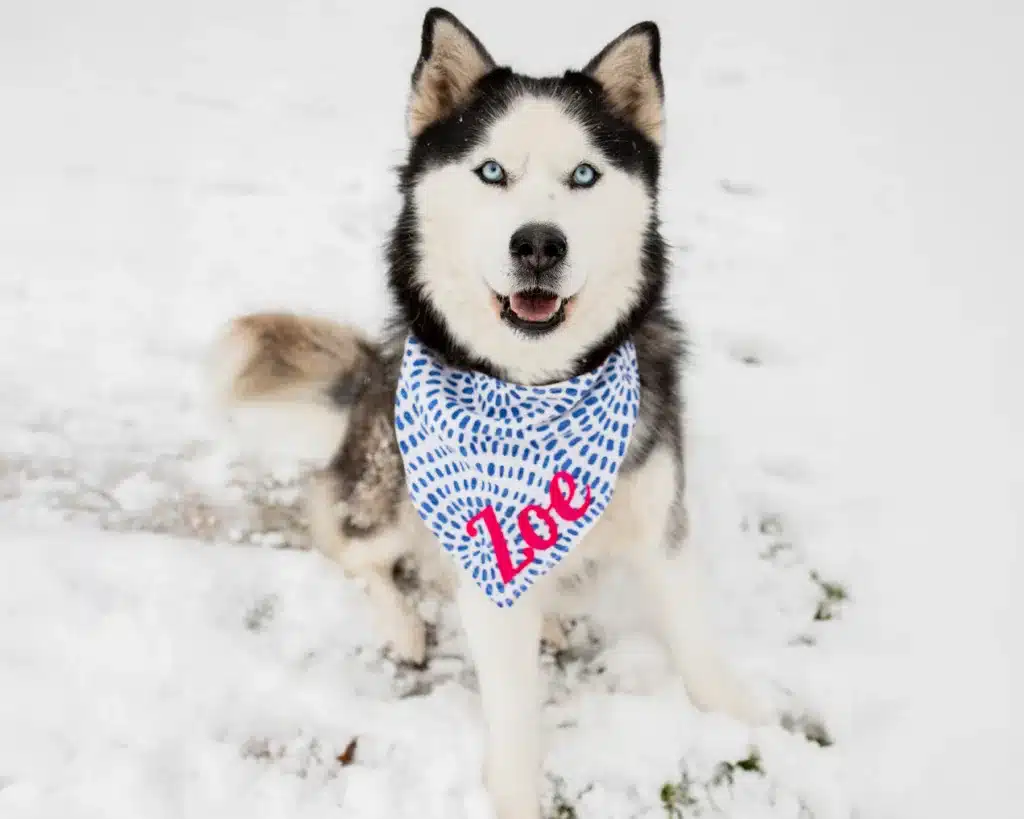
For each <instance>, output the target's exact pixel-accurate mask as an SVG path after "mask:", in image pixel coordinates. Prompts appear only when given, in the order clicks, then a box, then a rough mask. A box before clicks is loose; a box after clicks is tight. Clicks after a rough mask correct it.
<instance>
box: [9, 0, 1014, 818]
mask: <svg viewBox="0 0 1024 819" xmlns="http://www.w3.org/2000/svg"><path fill="white" fill-rule="evenodd" d="M514 6H515V9H514V11H512V5H511V4H503V5H500V6H499V5H497V4H493V5H489V6H484V5H483V4H478V5H477V6H476V7H475V8H474V4H469V3H464V4H460V5H453V6H452V7H451V8H452V10H453V11H455V12H456V13H457V14H460V15H461V16H462V17H463V19H464V20H465V21H466V22H467V23H468V24H469V25H470V26H471V27H473V28H474V29H475V30H476V31H477V33H478V34H479V35H480V36H481V37H482V38H483V39H484V41H485V43H486V44H487V45H488V47H489V48H490V50H491V51H492V53H494V54H495V55H496V56H497V57H499V58H500V59H501V58H504V59H509V60H513V61H516V62H517V63H518V64H519V65H521V66H522V67H523V68H525V69H529V70H535V71H552V70H560V69H561V68H562V67H564V64H565V63H567V62H575V63H577V64H579V63H582V62H583V61H584V60H585V59H587V58H588V57H589V56H590V55H591V52H593V51H596V50H597V48H599V47H600V46H601V45H602V44H603V43H604V42H605V41H606V40H608V39H609V38H610V37H612V36H613V35H615V34H616V33H617V32H618V31H619V30H621V29H623V28H625V27H626V26H627V25H629V24H631V23H632V22H635V21H636V19H638V18H640V17H654V18H656V19H657V20H658V21H659V22H660V23H661V25H662V30H663V38H664V43H665V52H664V68H665V73H666V84H667V91H668V105H669V126H670V130H669V145H668V150H667V152H666V174H667V176H666V180H665V186H664V209H665V215H666V222H667V225H666V229H667V234H668V236H669V238H670V239H671V240H672V242H673V243H674V245H675V246H676V248H677V250H676V257H677V261H678V281H677V287H676V295H677V296H678V301H679V304H680V307H681V309H682V310H683V311H684V312H685V314H686V317H687V319H688V321H689V322H690V326H691V330H692V335H693V340H694V366H693V369H692V371H691V372H690V373H689V374H688V375H687V392H688V400H689V403H690V420H689V429H690V431H691V442H690V445H691V453H690V456H691V467H690V476H691V477H690V481H691V486H692V511H693V514H694V517H695V539H696V542H697V543H698V544H699V547H700V548H701V549H702V550H703V553H704V554H705V555H706V558H707V560H708V562H709V564H710V565H711V567H712V569H713V574H714V578H715V582H716V591H717V592H718V594H717V614H718V616H719V619H720V621H721V625H722V628H723V632H724V635H725V639H727V640H728V642H729V645H730V647H731V649H732V650H733V651H734V652H735V654H736V656H737V658H738V661H739V662H740V663H741V664H742V666H743V667H744V668H745V670H746V671H747V672H748V673H749V674H750V675H751V677H752V678H754V679H758V680H761V681H762V684H763V685H764V686H765V688H766V689H767V690H771V691H776V692H778V691H783V690H785V691H788V692H790V693H791V694H792V696H793V697H794V698H795V700H796V701H797V702H799V703H801V704H802V705H803V706H804V707H805V708H806V709H808V710H809V711H812V712H815V713H817V714H819V715H820V716H821V717H822V718H823V719H824V720H825V722H826V723H827V726H828V729H829V732H830V734H831V736H832V739H833V740H834V744H832V745H831V747H819V746H818V745H817V744H815V743H813V742H809V741H807V740H805V739H803V738H798V737H795V736H793V735H790V734H787V733H785V732H783V731H781V730H776V729H771V730H765V731H761V732H758V733H757V734H755V735H751V734H749V733H748V732H747V731H745V730H744V729H742V728H741V727H739V726H737V725H735V724H732V723H730V722H729V721H728V720H725V719H723V718H720V717H714V716H707V715H701V714H698V713H696V712H694V711H693V709H692V708H691V707H690V706H689V705H688V704H687V702H686V700H685V697H684V695H683V694H682V692H681V691H680V690H679V688H678V686H677V685H676V684H675V683H674V682H673V680H672V679H671V677H670V676H669V675H668V673H667V671H666V668H665V660H664V657H663V655H662V654H661V652H660V649H659V648H658V647H657V646H656V644H655V643H654V642H653V641H652V640H651V638H650V637H649V636H648V635H647V632H646V631H645V630H644V629H643V628H642V625H641V624H640V623H639V622H634V620H636V619H637V618H632V617H627V618H622V617H619V618H616V619H611V618H607V617H601V616H597V617H595V618H594V619H593V620H588V621H585V622H581V623H578V624H576V626H575V627H574V629H573V630H572V633H571V636H572V647H571V649H570V651H568V652H566V653H563V654H560V655H559V656H557V657H553V656H547V657H546V658H545V661H544V662H545V667H546V669H547V676H548V680H549V684H550V685H549V690H550V702H549V705H548V707H547V710H546V725H547V732H548V747H549V749H550V750H549V753H548V757H547V760H546V772H547V776H548V789H547V790H548V795H547V798H548V802H549V806H550V809H551V813H552V815H554V816H557V817H559V819H568V817H572V816H576V817H579V819H597V817H609V818H610V817H615V819H619V818H620V817H649V818H653V817H681V816H686V817H689V816H694V815H698V813H699V814H700V815H708V813H709V812H714V811H719V812H720V815H725V816H731V817H736V818H737V819H748V818H749V819H756V817H772V819H783V818H788V817H793V819H797V817H808V816H813V817H815V819H832V817H836V818H837V819H838V818H839V817H851V816H860V817H866V818H870V819H890V817H892V819H896V817H899V819H905V818H906V817H916V816H932V817H945V816H950V817H953V816H978V817H982V816H1000V817H1002V816H1007V815H1012V813H1013V811H1014V809H1015V805H1016V804H1018V801H1019V799H1018V790H1019V789H1018V788H1017V787H1016V779H1017V776H1016V772H1017V769H1018V767H1019V764H1020V762H1021V761H1022V759H1021V753H1020V750H1019V743H1018V741H1017V737H1018V735H1019V730H1020V728H1021V707H1020V705H1019V695H1018V692H1019V690H1020V689H1021V687H1022V685H1024V677H1022V668H1024V640H1022V638H1021V627H1020V622H1021V621H1022V619H1024V618H1022V615H1024V606H1021V604H1020V602H1019V600H1018V599H1017V597H1016V595H1015V593H1016V592H1017V590H1018V588H1019V585H1020V583H1019V579H1020V577H1021V565H1020V562H1021V561H1020V556H1019V549H1020V540H1021V532H1020V519H1019V513H1018V511H1017V508H1016V506H1017V504H1018V503H1019V498H1020V497H1021V496H1022V495H1024V491H1022V490H1024V486H1022V481H1021V477H1020V472H1019V468H1018V467H1017V462H1019V457H1016V458H1015V457H1014V456H1015V455H1016V456H1019V453H1020V446H1021V443H1022V441H1021V436H1020V421H1019V419H1020V418H1021V417H1024V402H1022V394H1021V393H1022V391H1021V377H1020V366H1019V363H1018V360H1019V358H1020V356H1021V353H1024V339H1022V332H1021V329H1020V327H1019V326H1018V324H1017V321H1016V319H1017V313H1018V311H1019V305H1020V303H1021V295H1022V291H1024V286H1022V285H1021V283H1020V282H1021V275H1020V274H1021V268H1022V261H1024V252H1022V249H1024V248H1022V244H1024V231H1021V230H1020V228H1019V221H1020V213H1021V208H1020V204H1019V201H1018V200H1019V195H1020V191H1021V190H1022V189H1024V168H1022V160H1021V157H1020V154H1019V146H1020V145H1022V144H1024V115H1022V114H1021V111H1020V105H1019V100H1020V99H1021V98H1022V91H1024V89H1022V88H1021V87H1020V86H1021V81H1022V78H1024V57H1021V56H1020V54H1019V48H1018V47H1017V44H1018V43H1019V42H1021V35H1022V31H1021V28H1022V26H1021V23H1022V19H1021V18H1022V11H1021V10H1020V6H1019V3H1015V2H1012V1H1010V2H1002V3H999V2H990V3H977V4H971V5H970V6H968V5H967V4H956V3H953V2H931V3H924V2H911V1H910V0H903V2H898V3H893V2H888V3H882V2H876V0H862V1H861V2H858V3H840V2H833V3H821V2H817V3H812V2H805V3H795V2H783V3H772V4H765V3H758V2H755V1H754V0H743V1H742V2H741V1H740V0H736V2H727V3H716V4H706V3H705V4H698V3H692V2H669V0H663V1H662V2H660V3H648V4H645V5H643V7H642V8H641V7H634V5H632V4H625V3H623V4H612V3H607V2H602V3H598V4H591V5H590V6H587V7H583V6H580V5H579V4H577V3H573V4H569V3H566V4H562V5H557V4H552V3H550V2H543V3H542V2H537V1H536V0H529V1H528V2H517V3H516V4H514ZM423 11H424V8H423V7H421V6H419V5H418V4H413V3H404V2H403V3H397V2H393V3H390V4H362V5H358V4H352V3H344V2H341V0H335V1H334V2H331V0H289V2H288V3H284V2H278V3H274V2H271V1H270V0H258V1H257V0H203V1H202V2H200V0H189V1H188V2H176V3H170V2H168V3H163V4H159V5H158V4H139V3H132V2H129V0H94V2H90V3H74V2H71V0H65V2H48V3H21V4H15V3H6V4H3V5H0V180H2V184H0V567H2V570H0V817H4V819H7V817H12V819H13V818H14V817H19V818H20V817H47V818H49V817H54V816H61V817H65V818H66V819H85V817H112V818H113V817H117V818H118V819H120V817H128V816H131V817H138V816H146V817H164V816H166V817H186V816H187V817H193V816H194V817H210V816H218V817H235V816H261V817H262V816H266V817H277V816H281V817H284V816H287V817H291V818H297V817H326V816H340V815H343V816H346V817H353V819H369V817H375V818H376V817H381V819H383V818H384V817H387V819H402V818H403V817H445V819H457V818H458V817H465V818H466V819H479V818H481V817H485V816H487V815H488V814H487V805H486V797H485V794H484V793H483V790H482V787H481V784H480V777H479V763H480V759H479V756H480V721H479V715H478V712H477V706H476V703H475V699H474V696H475V694H474V684H473V675H472V671H471V669H470V668H468V667H467V665H466V663H465V662H464V659H463V648H462V642H461V636H460V634H459V631H458V624H457V621H456V618H455V615H454V612H452V611H451V610H450V609H449V608H447V607H444V606H440V605H439V604H438V601H437V600H435V599H433V598H431V597H430V595H426V596H424V597H423V600H422V606H423V607H424V611H425V612H426V614H427V615H428V616H429V619H430V620H431V621H432V622H433V623H435V625H436V629H435V631H436V636H437V645H436V646H435V647H434V649H433V650H432V657H431V662H430V665H429V667H428V668H427V670H426V671H422V672H418V671H412V670H408V669H404V668H396V667H395V666H394V665H393V664H392V663H391V662H390V661H389V660H388V659H387V658H386V657H383V656H381V654H380V652H379V650H378V648H377V644H376V641H375V640H374V638H373V634H372V629H371V628H370V622H369V616H368V611H367V607H366V605H365V603H364V601H363V599H362V597H361V594H360V592H359V590H358V589H357V588H355V587H354V586H353V585H352V584H351V583H350V582H349V581H347V580H346V579H344V578H343V577H342V576H341V573H340V571H339V570H338V569H337V568H336V567H335V566H333V565H332V564H330V563H329V562H327V561H326V560H324V559H323V558H321V557H320V556H318V555H317V554H315V553H312V552H309V551H308V550H306V548H305V547H306V541H305V534H304V531H303V525H302V523H303V522H302V512H301V509H300V508H299V505H298V496H299V486H300V482H301V475H300V474H299V472H298V470H297V469H296V468H295V467H294V465H293V466H292V467H291V468H285V467H281V466H278V465H276V464H270V465H266V466H263V467H261V466H259V465H254V464H253V463H251V462H248V461H245V460H243V459H241V458H239V457H237V455H236V453H235V452H233V451H231V450H229V449H225V448H224V447H223V446H221V445H220V443H219V442H220V438H219V436H218V431H217V429H216V427H215V426H214V425H213V424H211V422H210V419H209V417H208V415H207V414H206V411H205V407H204V404H203V399H202V395H201V393H200V392H199V390H198V373H199V362H200V357H201V353H202V350H203V345H204V343H205V342H206V341H207V340H208V338H209V337H210V335H211V333H212V332H213V330H214V328H215V327H216V326H217V325H218V323H219V322H221V321H223V320H224V319H226V318H227V317H229V316H231V315H232V314H234V313H237V312H241V311H244V310H249V309H253V308H262V307H275V308H293V309H298V310H306V311H316V312H320V313H323V314H326V315H331V316H334V317H337V318H340V319H343V320H347V321H352V322H355V323H358V324H359V325H361V326H363V327H364V328H366V329H367V330H371V331H372V330H374V329H376V328H377V327H378V326H379V323H380V321H381V319H382V318H383V316H384V314H385V302H384V299H383V287H382V274H381V264H380V253H379V247H380V244H381V242H382V239H383V234H384V231H385V229H386V227H387V225H388V223H389V220H390V218H391V216H392V215H393V212H394V207H395V195H394V194H393V192H392V180H391V177H390V175H389V168H390V167H391V166H393V165H394V164H395V163H396V162H398V161H399V159H400V157H401V149H402V131H401V128H402V117H403V113H404V110H403V109H404V96H405V93H406V89H407V82H408V72H409V70H410V69H411V66H412V63H413V61H414V59H415V56H416V49H417V45H418V40H417V38H418V30H419V25H420V19H421V16H422V12H423ZM284 547H295V548H284ZM608 592H609V594H610V595H611V599H614V600H616V601H619V600H624V601H625V602H621V603H617V604H616V605H615V607H614V610H616V611H623V610H625V611H630V610H631V609H632V607H631V606H630V605H629V594H630V590H629V589H628V588H621V589H620V588H611V589H609V590H608ZM609 608H612V607H609ZM353 742H354V744H353Z"/></svg>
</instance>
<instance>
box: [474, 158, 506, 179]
mask: <svg viewBox="0 0 1024 819" xmlns="http://www.w3.org/2000/svg"><path fill="white" fill-rule="evenodd" d="M475 173H476V175H477V176H479V177H480V179H481V180H482V181H483V182H486V183H487V184H488V185H504V184H505V180H506V177H505V169H504V168H503V167H501V165H499V164H498V163H497V162H495V161H494V160H493V159H488V160H487V161H486V162H485V163H484V164H483V165H481V166H480V167H479V168H477V169H476V171H475Z"/></svg>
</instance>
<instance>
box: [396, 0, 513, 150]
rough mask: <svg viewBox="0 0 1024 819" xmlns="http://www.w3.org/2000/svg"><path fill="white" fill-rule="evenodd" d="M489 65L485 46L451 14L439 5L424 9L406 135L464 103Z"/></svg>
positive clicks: (490, 65) (488, 70)
mask: <svg viewBox="0 0 1024 819" xmlns="http://www.w3.org/2000/svg"><path fill="white" fill-rule="evenodd" d="M493 68H494V60H492V59H491V55H490V54H488V53H487V49H485V48H484V47H483V46H482V45H481V44H480V41H479V40H478V39H477V38H476V37H475V36H473V32H471V31H470V30H469V29H468V28H466V27H465V26H464V25H462V23H460V22H459V21H458V19H456V17H455V15H453V14H450V13H449V12H447V11H445V10H444V9H439V8H432V9H431V10H430V11H428V12H427V16H426V17H424V18H423V40H422V45H421V47H420V58H419V60H418V61H417V62H416V69H415V70H414V71H413V73H412V96H411V98H410V100H409V122H408V128H409V136H411V137H414V138H415V137H416V136H418V135H419V134H420V133H422V131H423V129H424V128H426V127H427V126H428V125H431V124H432V123H435V122H437V121H439V120H442V119H444V118H445V117H447V116H448V115H449V114H451V113H452V112H453V111H454V110H455V109H456V108H458V107H459V106H460V105H462V104H463V103H464V102H466V101H467V100H468V99H469V96H470V94H471V93H472V90H473V86H474V85H476V83H477V80H479V79H480V78H481V77H483V76H484V75H485V74H488V73H489V72H490V71H491V69H493Z"/></svg>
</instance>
